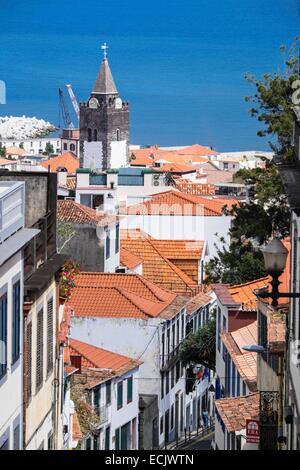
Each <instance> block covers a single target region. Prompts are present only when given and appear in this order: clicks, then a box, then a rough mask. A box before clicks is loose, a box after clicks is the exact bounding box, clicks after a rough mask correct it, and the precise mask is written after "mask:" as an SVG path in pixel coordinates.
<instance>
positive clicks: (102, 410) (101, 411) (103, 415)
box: [95, 405, 109, 429]
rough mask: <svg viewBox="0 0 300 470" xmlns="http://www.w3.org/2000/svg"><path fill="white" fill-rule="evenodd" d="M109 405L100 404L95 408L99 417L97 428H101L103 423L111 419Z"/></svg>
mask: <svg viewBox="0 0 300 470" xmlns="http://www.w3.org/2000/svg"><path fill="white" fill-rule="evenodd" d="M108 411H109V407H108V406H107V405H103V406H99V407H97V408H95V412H96V414H97V415H98V417H99V421H98V422H97V424H96V428H97V429H98V428H100V427H101V426H102V425H103V424H105V423H107V421H108V420H109V413H108Z"/></svg>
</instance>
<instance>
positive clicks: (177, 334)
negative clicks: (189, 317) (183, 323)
mask: <svg viewBox="0 0 300 470" xmlns="http://www.w3.org/2000/svg"><path fill="white" fill-rule="evenodd" d="M176 325H177V327H176V328H177V329H176V344H177V346H178V345H179V318H178V320H177V322H176Z"/></svg>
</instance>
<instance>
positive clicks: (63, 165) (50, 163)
mask: <svg viewBox="0 0 300 470" xmlns="http://www.w3.org/2000/svg"><path fill="white" fill-rule="evenodd" d="M40 165H41V166H43V167H44V168H47V169H48V167H50V171H51V172H53V173H55V172H57V171H59V170H62V169H66V170H67V172H68V173H75V172H76V170H77V168H79V159H78V158H77V157H76V155H75V154H74V153H72V152H66V153H64V154H63V155H58V156H57V157H54V158H50V159H49V160H45V161H43V162H41V163H40Z"/></svg>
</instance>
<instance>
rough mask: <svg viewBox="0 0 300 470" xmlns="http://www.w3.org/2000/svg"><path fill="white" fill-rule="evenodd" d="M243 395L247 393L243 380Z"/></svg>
mask: <svg viewBox="0 0 300 470" xmlns="http://www.w3.org/2000/svg"><path fill="white" fill-rule="evenodd" d="M243 395H247V388H246V384H245V382H243Z"/></svg>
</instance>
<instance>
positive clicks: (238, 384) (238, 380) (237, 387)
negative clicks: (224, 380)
mask: <svg viewBox="0 0 300 470" xmlns="http://www.w3.org/2000/svg"><path fill="white" fill-rule="evenodd" d="M240 394H241V376H240V374H239V371H238V370H237V371H236V396H237V397H239V396H240Z"/></svg>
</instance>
